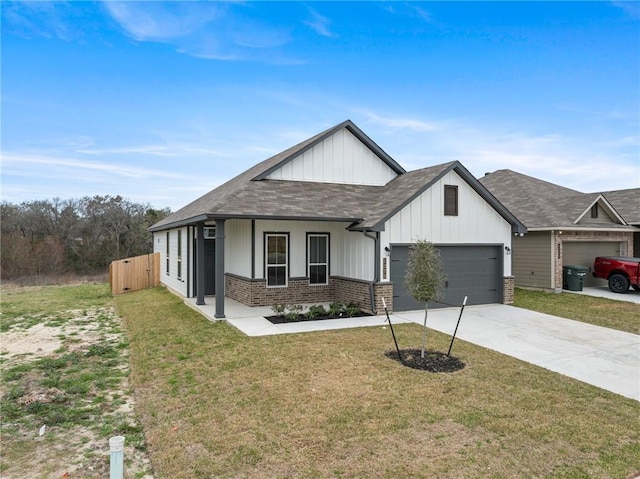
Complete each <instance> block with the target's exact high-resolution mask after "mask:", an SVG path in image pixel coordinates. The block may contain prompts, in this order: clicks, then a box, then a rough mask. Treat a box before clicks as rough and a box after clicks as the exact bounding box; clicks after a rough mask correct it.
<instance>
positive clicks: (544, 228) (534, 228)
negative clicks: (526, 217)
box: [527, 226, 638, 233]
mask: <svg viewBox="0 0 640 479" xmlns="http://www.w3.org/2000/svg"><path fill="white" fill-rule="evenodd" d="M527 230H528V231H529V232H534V231H602V232H622V233H624V232H636V231H638V228H634V227H632V226H619V227H617V228H611V227H605V228H593V227H588V226H532V227H529V228H527Z"/></svg>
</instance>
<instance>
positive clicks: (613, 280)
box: [609, 274, 629, 293]
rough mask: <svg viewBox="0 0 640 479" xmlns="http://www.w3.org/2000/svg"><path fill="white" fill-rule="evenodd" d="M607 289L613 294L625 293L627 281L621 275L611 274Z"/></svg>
mask: <svg viewBox="0 0 640 479" xmlns="http://www.w3.org/2000/svg"><path fill="white" fill-rule="evenodd" d="M609 289H610V290H611V291H613V292H614V293H626V292H627V291H629V280H628V279H627V277H626V276H623V275H621V274H613V275H611V277H610V278H609Z"/></svg>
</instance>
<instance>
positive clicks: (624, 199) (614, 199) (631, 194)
mask: <svg viewBox="0 0 640 479" xmlns="http://www.w3.org/2000/svg"><path fill="white" fill-rule="evenodd" d="M602 195H603V196H604V197H605V198H606V199H607V201H608V202H609V203H611V204H612V205H613V207H614V208H615V209H616V211H617V212H618V213H619V214H620V215H621V216H622V217H623V218H624V219H625V221H626V222H627V223H629V224H630V225H640V188H631V189H628V190H616V191H605V192H603V193H602Z"/></svg>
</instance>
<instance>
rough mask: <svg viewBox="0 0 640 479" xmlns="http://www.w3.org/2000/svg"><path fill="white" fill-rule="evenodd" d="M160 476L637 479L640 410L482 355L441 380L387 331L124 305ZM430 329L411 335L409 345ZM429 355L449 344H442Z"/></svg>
mask: <svg viewBox="0 0 640 479" xmlns="http://www.w3.org/2000/svg"><path fill="white" fill-rule="evenodd" d="M116 303H117V308H118V312H119V313H120V315H121V316H122V317H123V318H124V319H125V324H126V328H127V329H128V332H129V339H130V348H131V349H130V354H131V368H132V374H131V378H130V379H131V381H132V384H133V386H134V388H135V394H136V403H137V412H138V413H139V414H140V418H141V421H142V423H143V426H144V429H145V433H146V439H147V443H148V447H149V452H150V455H151V460H152V463H153V467H154V470H155V472H156V473H157V475H158V477H171V478H211V477H220V478H285V477H286V478H292V477H304V478H326V477H335V478H365V477H366V478H394V479H398V478H420V477H424V478H427V477H429V478H431V477H438V478H460V477H464V478H474V477H478V478H484V477H491V478H502V477H505V478H506V477H519V478H520V477H537V478H545V477H547V478H582V477H585V478H586V477H598V478H625V477H626V476H628V475H629V474H632V473H634V472H636V471H638V469H640V465H639V463H638V462H639V461H638V457H640V432H639V429H638V403H637V402H636V401H633V400H631V399H626V398H623V397H620V396H617V395H615V394H613V393H609V392H606V391H603V390H600V389H598V388H595V387H593V386H589V385H586V384H583V383H580V382H578V381H576V380H572V379H569V378H566V377H563V376H561V375H558V374H555V373H552V372H550V371H547V370H544V369H541V368H538V367H535V366H532V365H529V364H526V363H523V362H521V361H518V360H516V359H513V358H510V357H507V356H503V355H500V354H498V353H494V352H491V351H488V350H485V349H482V348H479V347H476V346H473V345H471V344H468V343H465V342H463V341H459V342H457V343H456V355H457V356H458V357H460V358H461V359H462V360H463V361H464V362H465V363H466V364H467V367H466V368H465V369H463V370H461V371H458V372H455V373H452V374H432V373H427V372H424V371H418V370H413V369H409V368H406V367H403V366H402V365H400V364H399V363H398V362H396V361H393V360H391V359H389V358H387V357H385V355H384V353H385V351H388V350H390V349H392V348H393V342H392V339H391V335H390V333H389V330H388V329H383V328H382V326H381V327H379V328H358V329H352V330H342V331H329V332H317V333H309V334H296V335H283V336H271V337H262V338H249V337H246V336H244V335H242V333H240V332H239V331H237V330H235V329H234V328H233V327H231V326H230V325H228V324H227V323H225V322H217V323H211V322H209V321H207V320H206V319H204V318H203V317H202V316H201V315H199V314H198V313H197V312H195V311H193V310H191V309H190V308H188V307H186V306H185V305H184V304H183V303H182V302H181V300H180V299H179V298H176V297H174V296H173V295H171V294H170V293H168V292H166V291H165V290H163V289H159V288H158V289H153V290H147V291H140V292H136V293H130V294H127V295H122V296H119V297H117V298H116ZM420 332H421V330H420V327H419V326H417V325H398V326H397V327H396V333H397V335H398V341H399V342H400V345H401V347H410V346H416V345H418V343H419V341H420ZM429 338H430V339H429V340H430V344H429V347H430V348H434V349H437V350H445V351H446V348H447V346H448V341H449V338H448V337H446V336H444V335H441V334H438V333H436V332H431V334H430V336H429Z"/></svg>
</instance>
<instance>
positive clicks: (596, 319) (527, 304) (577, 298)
mask: <svg viewBox="0 0 640 479" xmlns="http://www.w3.org/2000/svg"><path fill="white" fill-rule="evenodd" d="M513 305H514V306H518V307H520V308H526V309H531V310H533V311H539V312H541V313H546V314H552V315H554V316H560V317H561V318H568V319H574V320H576V321H582V322H585V323H591V324H596V325H598V326H604V327H605V328H613V329H618V330H620V331H627V332H628V333H634V334H640V306H638V305H637V304H634V303H630V302H625V301H615V300H612V299H605V298H595V297H593V296H585V295H583V294H572V293H545V292H543V291H531V290H527V289H520V288H516V291H515V301H514V303H513Z"/></svg>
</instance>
